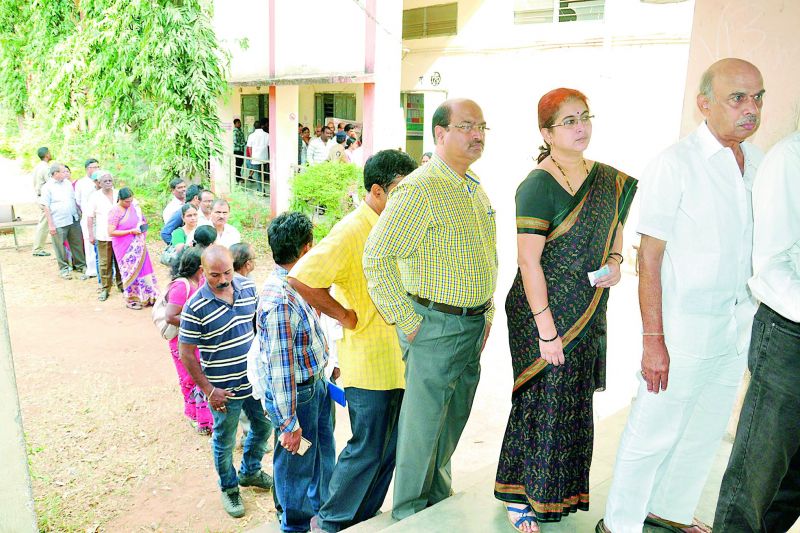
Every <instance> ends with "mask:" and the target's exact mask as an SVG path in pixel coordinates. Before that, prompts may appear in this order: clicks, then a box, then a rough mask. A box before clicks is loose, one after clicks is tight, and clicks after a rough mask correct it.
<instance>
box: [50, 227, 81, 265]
mask: <svg viewBox="0 0 800 533" xmlns="http://www.w3.org/2000/svg"><path fill="white" fill-rule="evenodd" d="M64 241H67V242H68V243H69V251H70V253H71V254H72V267H73V268H74V269H75V270H77V271H80V272H83V271H84V270H85V269H86V256H85V255H84V253H83V232H81V223H80V222H79V221H77V220H76V221H75V222H73V223H72V224H70V225H69V226H63V227H61V228H56V234H55V235H53V249H55V251H56V260H57V261H58V269H59V270H64V269H66V268H69V267H70V264H69V263H67V249H66V248H64Z"/></svg>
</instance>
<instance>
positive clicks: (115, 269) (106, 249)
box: [84, 170, 122, 302]
mask: <svg viewBox="0 0 800 533" xmlns="http://www.w3.org/2000/svg"><path fill="white" fill-rule="evenodd" d="M92 180H94V181H95V182H96V183H98V184H99V185H100V189H98V190H96V191H94V192H93V193H92V194H91V196H89V201H88V202H87V205H86V210H85V211H84V215H86V227H87V229H88V232H89V242H90V243H91V245H92V246H96V247H97V259H98V267H97V277H98V281H99V282H100V294H98V295H97V299H98V300H100V301H101V302H105V301H106V300H107V299H108V295H109V293H110V292H111V286H112V284H114V283H116V285H117V287H118V288H119V291H120V292H122V277H121V275H120V272H119V266H118V265H117V259H116V257H114V248H113V247H112V246H111V236H110V235H109V234H108V214H109V213H110V212H111V210H112V209H113V208H114V206H115V205H116V204H117V190H116V189H115V188H114V177H113V176H112V175H111V172H109V171H107V170H95V171H94V173H93V174H92Z"/></svg>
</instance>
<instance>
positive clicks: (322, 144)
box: [306, 126, 336, 165]
mask: <svg viewBox="0 0 800 533" xmlns="http://www.w3.org/2000/svg"><path fill="white" fill-rule="evenodd" d="M331 135H333V130H331V129H330V128H329V127H328V126H325V127H324V128H322V131H321V132H320V134H319V137H315V138H314V139H311V142H310V143H308V150H306V160H307V161H308V164H309V165H316V164H317V163H324V162H325V161H327V160H328V153H329V152H330V151H331V148H332V147H333V145H334V144H335V143H336V141H334V140H333V139H331Z"/></svg>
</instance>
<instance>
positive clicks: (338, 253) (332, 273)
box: [289, 202, 405, 390]
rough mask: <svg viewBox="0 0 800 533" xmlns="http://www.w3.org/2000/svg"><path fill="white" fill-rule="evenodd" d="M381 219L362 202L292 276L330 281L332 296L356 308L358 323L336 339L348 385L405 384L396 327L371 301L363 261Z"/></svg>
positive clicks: (324, 284)
mask: <svg viewBox="0 0 800 533" xmlns="http://www.w3.org/2000/svg"><path fill="white" fill-rule="evenodd" d="M377 221H378V214H377V213H376V212H375V211H373V210H372V208H371V207H370V206H369V205H367V202H361V205H359V206H358V207H357V208H356V210H355V211H353V212H352V213H350V214H349V215H347V216H346V217H345V218H343V219H342V220H340V221H339V222H338V223H337V224H336V225H335V226H334V227H333V229H331V232H330V233H328V235H327V236H326V237H325V238H324V239H322V241H320V243H319V244H317V245H316V246H314V247H313V248H311V250H309V252H308V253H307V254H306V255H304V256H303V257H302V258H301V259H300V261H298V262H297V264H296V265H295V266H294V267H293V268H292V271H291V272H289V277H292V278H295V279H297V280H299V281H301V282H303V283H305V284H306V285H308V286H309V287H314V288H317V289H324V288H328V287H331V286H332V287H333V289H334V290H333V293H332V294H333V296H334V298H336V300H337V301H338V302H339V303H341V304H342V306H344V307H345V308H348V309H353V310H354V311H355V312H356V315H357V316H358V324H356V329H354V330H352V329H345V330H344V332H343V333H344V337H343V338H342V340H340V341H338V344H337V348H338V352H337V355H338V358H339V368H340V369H341V371H342V378H341V379H342V380H343V383H344V386H345V387H358V388H360V389H368V390H392V389H402V388H403V387H404V385H405V381H404V379H403V373H404V371H405V365H404V364H403V357H402V353H401V352H400V344H399V342H398V341H397V330H396V329H395V327H394V326H391V325H389V324H387V323H386V322H385V321H384V320H383V317H382V316H381V315H380V313H378V310H377V309H376V308H375V304H374V303H372V300H371V299H370V297H369V293H368V292H367V280H366V278H364V269H363V267H362V266H361V256H362V255H363V254H364V243H365V242H366V240H367V236H368V235H369V232H370V230H371V229H372V228H373V227H374V226H375V223H376V222H377Z"/></svg>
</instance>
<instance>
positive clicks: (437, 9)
mask: <svg viewBox="0 0 800 533" xmlns="http://www.w3.org/2000/svg"><path fill="white" fill-rule="evenodd" d="M457 30H458V3H456V2H453V3H452V4H439V5H435V6H425V7H417V8H414V9H406V10H404V11H403V39H422V38H424V37H436V36H440V35H455V34H456V33H457Z"/></svg>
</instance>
